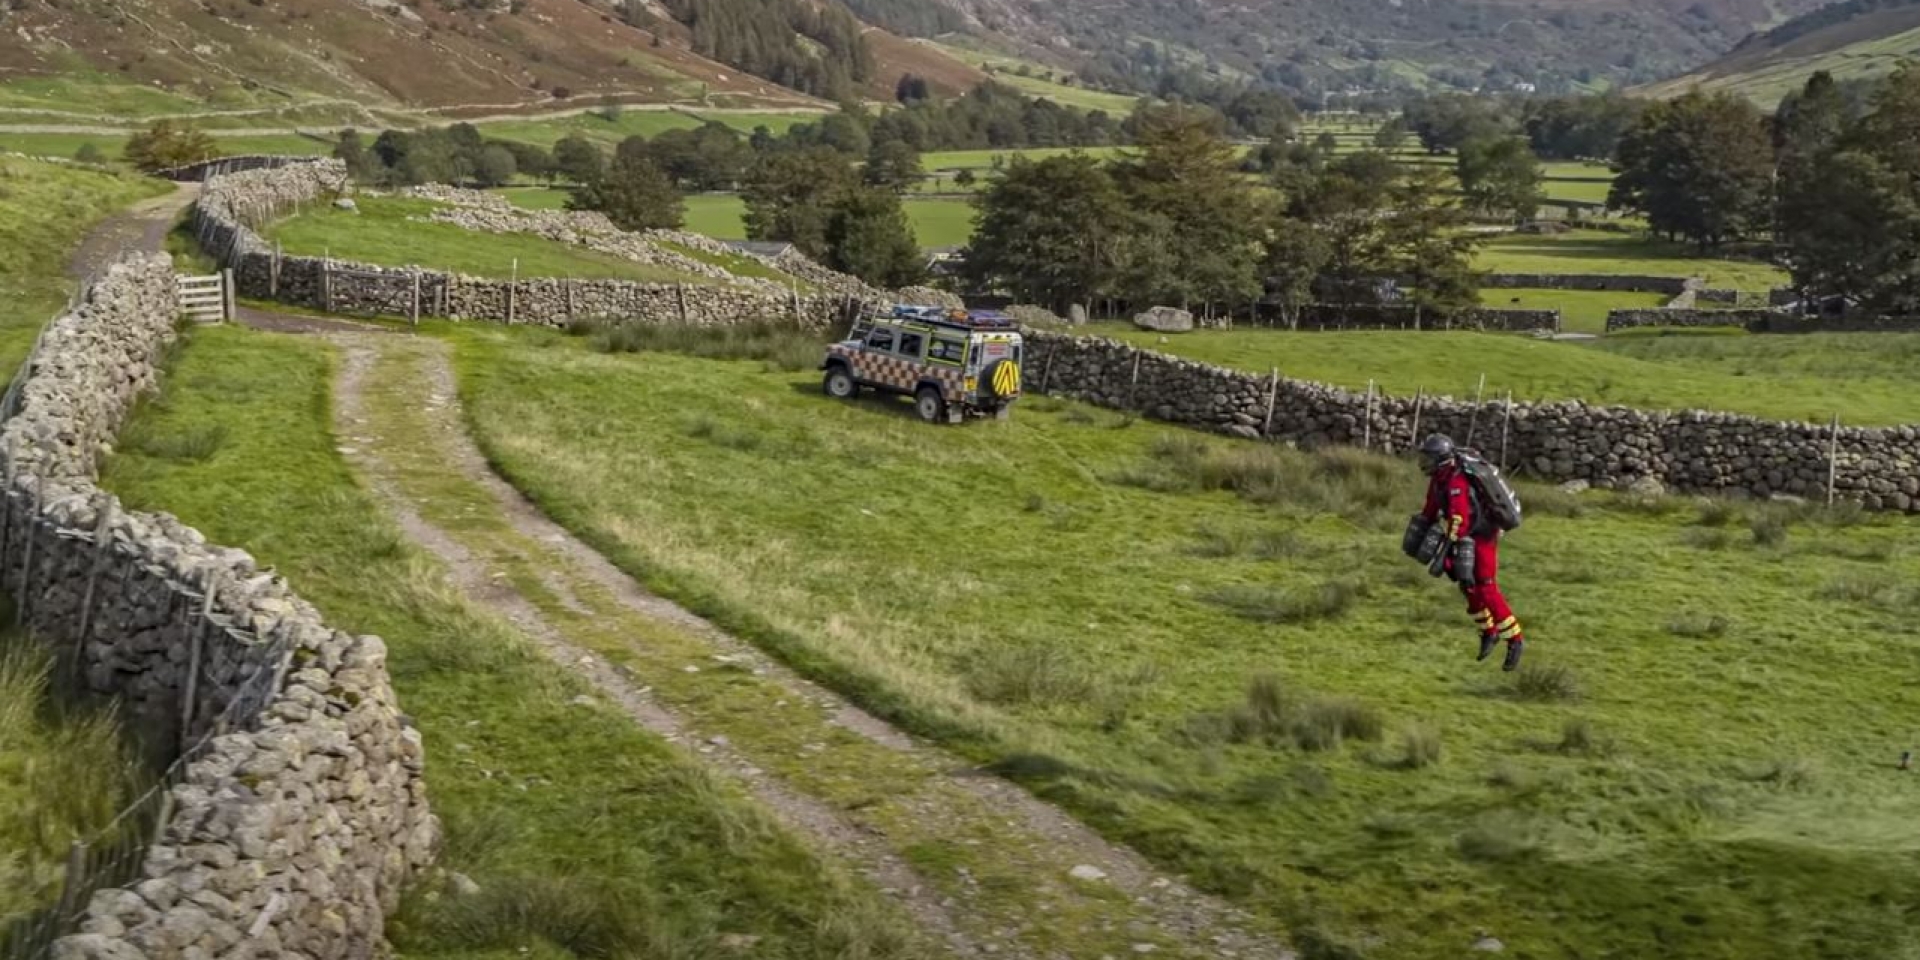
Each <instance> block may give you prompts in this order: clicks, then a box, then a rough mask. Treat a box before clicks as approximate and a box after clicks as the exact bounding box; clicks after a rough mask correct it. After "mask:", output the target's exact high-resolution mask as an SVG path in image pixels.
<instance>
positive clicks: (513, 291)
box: [507, 257, 520, 326]
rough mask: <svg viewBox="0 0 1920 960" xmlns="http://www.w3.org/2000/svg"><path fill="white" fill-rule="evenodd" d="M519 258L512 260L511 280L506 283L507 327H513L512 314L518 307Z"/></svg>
mask: <svg viewBox="0 0 1920 960" xmlns="http://www.w3.org/2000/svg"><path fill="white" fill-rule="evenodd" d="M519 292H520V258H519V257H514V258H513V279H512V280H509V281H507V326H513V319H514V314H515V312H516V308H517V307H518V306H519V303H518V302H517V301H518V300H519Z"/></svg>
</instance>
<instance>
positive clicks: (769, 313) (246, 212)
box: [194, 160, 878, 328]
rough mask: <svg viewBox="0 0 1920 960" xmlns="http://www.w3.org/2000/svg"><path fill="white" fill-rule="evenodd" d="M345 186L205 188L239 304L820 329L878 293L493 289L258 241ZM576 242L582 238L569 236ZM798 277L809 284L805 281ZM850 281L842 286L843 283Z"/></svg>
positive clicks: (311, 171) (258, 183)
mask: <svg viewBox="0 0 1920 960" xmlns="http://www.w3.org/2000/svg"><path fill="white" fill-rule="evenodd" d="M346 188H347V170H346V166H345V165H344V164H342V163H340V162H339V161H336V160H320V161H307V162H301V163H292V164H286V165H282V166H279V167H274V168H265V169H259V170H251V171H246V172H242V173H237V174H230V175H221V176H215V177H212V178H210V179H209V180H208V181H207V182H206V185H205V187H204V188H203V189H202V192H201V197H200V201H199V203H197V204H196V205H195V207H194V229H195V233H196V235H197V236H198V238H199V240H200V243H201V246H202V248H203V249H205V250H207V251H209V252H210V253H211V254H213V255H214V256H215V257H216V258H218V259H220V260H221V261H222V263H223V264H224V265H226V266H227V267H228V268H230V269H232V270H233V272H234V285H235V287H236V289H237V291H238V292H239V294H240V295H241V296H244V297H253V298H258V299H265V300H273V301H276V302H279V303H285V304H290V305H294V306H300V307H307V308H311V309H316V310H324V311H326V312H328V313H346V314H367V315H371V314H384V315H388V316H402V317H414V316H420V317H446V318H449V319H454V320H472V321H483V322H489V323H514V324H533V325H539V326H548V327H565V326H567V325H569V324H571V323H573V322H574V321H576V320H583V319H616V320H621V321H627V322H641V323H691V324H698V325H702V326H730V325H737V324H745V323H755V322H761V321H768V320H793V321H797V322H800V323H804V324H807V325H810V326H815V327H821V328H825V327H828V326H832V325H836V324H838V323H840V322H842V321H843V320H844V319H845V318H846V316H847V314H848V312H849V311H850V310H852V309H854V308H855V307H856V306H857V305H858V304H860V303H861V302H863V300H864V298H865V297H867V296H870V295H873V294H877V293H878V292H877V291H871V290H869V289H867V288H864V287H862V288H860V289H858V290H853V289H849V288H845V287H842V288H839V292H835V291H834V290H830V289H828V288H824V287H821V286H819V285H818V284H816V285H815V287H814V289H812V290H809V291H806V292H800V291H799V290H797V289H792V288H786V287H782V286H781V285H780V284H777V283H768V282H765V281H746V282H741V281H739V280H735V281H729V282H715V283H687V284H670V283H634V282H628V281H620V280H568V279H559V278H527V279H521V280H517V281H510V280H496V279H486V278H479V277H469V276H462V275H458V274H449V273H444V272H441V271H437V270H422V269H407V268H389V267H378V266H373V265H369V264H361V263H352V262H348V261H342V260H330V259H323V258H318V257H289V256H282V255H281V254H280V253H279V251H277V250H276V249H275V248H274V247H273V245H272V244H269V243H268V242H267V241H266V240H265V239H263V238H262V237H261V236H260V235H259V233H258V232H257V231H258V230H259V228H261V227H263V226H264V225H265V224H267V223H269V222H271V221H272V220H273V219H274V218H276V217H279V216H282V215H284V214H286V213H288V212H291V211H293V210H295V209H297V208H298V207H299V206H301V205H305V204H312V203H317V202H321V201H323V200H325V199H327V198H330V197H333V196H335V195H338V194H340V193H341V192H343V191H345V190H346ZM482 219H485V218H482ZM488 222H489V223H491V222H492V221H491V219H489V220H488ZM497 226H500V227H501V228H503V229H504V228H505V227H506V226H507V223H506V221H505V220H502V221H501V222H500V223H499V224H497ZM554 230H555V231H556V236H558V235H561V234H563V233H564V231H563V230H562V229H561V228H560V227H558V226H557V225H555V226H554ZM574 235H575V236H576V237H577V236H579V234H578V233H577V232H576V233H575V234H574ZM609 242H610V241H609ZM679 259H688V258H679ZM783 263H784V262H783ZM701 266H702V267H706V266H707V265H704V264H703V265H701ZM815 267H816V268H817V269H818V270H821V271H824V270H825V268H823V267H818V265H815ZM780 268H781V269H783V270H788V271H789V272H794V271H795V270H797V269H798V268H797V267H793V268H791V269H790V267H789V266H788V265H781V267H780ZM827 272H829V273H830V272H831V271H827ZM833 276H836V277H838V276H840V275H838V274H833ZM801 279H807V280H809V281H810V282H812V281H811V278H809V277H807V276H802V277H801ZM846 279H847V278H845V277H841V280H842V281H845V280H846Z"/></svg>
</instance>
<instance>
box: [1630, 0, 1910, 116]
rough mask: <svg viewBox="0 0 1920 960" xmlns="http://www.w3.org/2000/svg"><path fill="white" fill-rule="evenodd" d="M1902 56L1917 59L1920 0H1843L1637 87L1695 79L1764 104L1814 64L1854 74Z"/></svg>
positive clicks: (1679, 88)
mask: <svg viewBox="0 0 1920 960" xmlns="http://www.w3.org/2000/svg"><path fill="white" fill-rule="evenodd" d="M1909 60H1920V0H1849V2H1846V3H1840V4H1835V5H1833V6H1831V7H1826V8H1823V9H1821V10H1817V11H1815V12H1813V13H1811V14H1808V15H1806V16H1803V17H1798V18H1795V19H1793V20H1789V21H1787V22H1786V23H1784V24H1781V25H1780V26H1778V27H1776V28H1774V29H1772V30H1769V31H1767V32H1765V33H1761V34H1756V35H1754V36H1752V37H1749V38H1748V39H1747V40H1746V41H1745V42H1743V43H1741V44H1740V46H1738V47H1736V48H1735V49H1734V50H1733V52H1732V53H1729V54H1727V55H1726V56H1725V57H1722V58H1720V59H1719V60H1716V61H1714V62H1713V63H1710V64H1708V65H1707V66H1705V67H1702V68H1700V69H1699V70H1696V71H1694V72H1692V73H1689V74H1687V75H1685V76H1682V77H1678V78H1676V79H1673V80H1669V81H1666V82H1663V83H1658V84H1653V85H1650V86H1648V87H1646V88H1643V92H1645V93H1647V94H1649V95H1653V96H1669V95H1674V94H1678V93H1681V92H1683V91H1685V90H1688V89H1690V88H1693V87H1696V86H1697V87H1703V88H1705V89H1708V90H1727V91H1731V92H1733V93H1737V94H1740V95H1741V96H1745V97H1748V98H1749V99H1752V100H1754V101H1756V102H1758V103H1761V104H1763V105H1768V106H1771V105H1773V104H1775V103H1778V102H1779V101H1780V99H1781V98H1782V97H1784V96H1786V95H1787V94H1788V93H1789V92H1791V91H1793V90H1795V89H1797V88H1799V87H1800V86H1801V85H1802V84H1804V83H1805V82H1806V80H1807V77H1809V76H1811V75H1813V73H1814V72H1815V71H1819V70H1825V71H1828V72H1829V73H1832V74H1833V76H1834V77H1835V78H1836V79H1839V80H1850V79H1860V78H1865V77H1874V76H1879V75H1881V74H1885V73H1888V72H1890V71H1892V70H1893V69H1894V68H1895V67H1898V66H1899V65H1900V64H1901V63H1902V62H1905V61H1909Z"/></svg>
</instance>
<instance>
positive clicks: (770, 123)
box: [480, 108, 821, 148]
mask: <svg viewBox="0 0 1920 960" xmlns="http://www.w3.org/2000/svg"><path fill="white" fill-rule="evenodd" d="M820 116H821V115H820V114H806V113H753V112H741V111H725V110H712V111H704V112H697V111H692V110H686V111H682V110H641V109H633V108H629V109H622V110H616V111H614V112H613V113H612V114H608V113H606V112H604V111H595V112H591V113H581V114H575V115H573V116H567V117H553V118H548V119H536V120H503V121H499V122H495V123H487V124H482V125H481V126H480V132H481V133H482V134H484V135H486V136H488V137H491V138H494V139H498V140H513V141H517V142H520V143H531V144H536V145H538V146H542V147H551V146H553V145H554V144H555V143H558V142H560V141H561V140H564V139H566V138H567V137H570V136H573V135H575V134H578V135H580V136H583V137H586V138H587V139H589V140H592V141H594V142H596V143H599V144H601V145H603V146H606V147H609V148H611V147H613V146H616V145H618V144H619V143H620V141H622V140H625V139H627V138H628V137H633V136H641V137H657V136H659V135H660V134H662V133H665V132H667V131H669V130H693V129H697V128H699V127H700V126H701V125H703V124H705V123H707V122H710V121H717V122H719V123H724V124H726V125H727V126H729V127H732V128H734V129H735V130H738V131H740V132H741V133H743V134H745V133H752V132H753V129H754V128H755V127H762V126H764V127H766V128H768V129H769V130H771V131H773V132H774V133H775V134H783V133H786V132H787V130H788V129H790V128H791V127H793V126H794V125H795V124H799V123H807V122H811V121H814V120H818V119H819V118H820Z"/></svg>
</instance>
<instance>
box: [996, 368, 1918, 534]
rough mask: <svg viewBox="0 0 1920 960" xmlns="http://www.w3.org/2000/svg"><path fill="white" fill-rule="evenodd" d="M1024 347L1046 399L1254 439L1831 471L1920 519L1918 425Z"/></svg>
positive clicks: (1760, 487) (1767, 472)
mask: <svg viewBox="0 0 1920 960" xmlns="http://www.w3.org/2000/svg"><path fill="white" fill-rule="evenodd" d="M1029 343H1030V345H1029V347H1028V354H1027V369H1028V376H1029V378H1030V379H1029V383H1031V384H1034V385H1037V386H1038V388H1039V389H1040V391H1041V392H1043V393H1049V394H1055V395H1059V396H1066V397H1071V398H1074V399H1078V400H1084V401H1086V402H1089V403H1094V404H1097V405H1100V406H1104V407H1111V408H1114V409H1118V410H1127V411H1131V412H1135V413H1139V414H1142V415H1145V416H1149V417H1152V418H1154V419H1157V420H1163V421H1167V422H1170V423H1177V424H1182V425H1186V426H1191V427H1197V428H1200V429H1203V430H1211V431H1215V432H1219V433H1225V434H1231V435H1234V436H1239V437H1244V438H1246V439H1250V440H1259V439H1267V440H1275V441H1283V442H1288V443H1293V444H1297V445H1300V446H1305V447H1318V446H1326V445H1332V444H1342V445H1359V444H1361V443H1362V442H1363V441H1368V440H1370V441H1371V444H1372V446H1374V447H1375V448H1376V449H1383V450H1387V451H1390V452H1403V451H1406V450H1409V449H1411V447H1412V445H1413V444H1415V443H1416V442H1417V435H1423V434H1427V433H1434V432H1439V433H1446V434H1449V435H1451V436H1452V437H1454V438H1455V439H1456V440H1462V441H1464V440H1466V439H1467V438H1468V437H1469V436H1470V435H1471V436H1472V438H1473V441H1474V443H1475V445H1476V446H1479V447H1480V448H1481V449H1483V450H1485V451H1486V452H1487V453H1488V454H1489V455H1490V456H1494V457H1496V458H1498V459H1500V460H1502V461H1504V462H1505V463H1506V464H1507V465H1508V466H1509V467H1510V468H1511V469H1513V470H1514V471H1516V472H1517V473H1519V474H1522V475H1526V476H1531V477H1534V478H1537V479H1541V480H1548V481H1555V482H1559V481H1568V480H1584V481H1587V482H1588V483H1591V484H1593V485H1595V486H1601V487H1615V488H1625V487H1629V486H1632V485H1633V484H1635V483H1636V482H1639V481H1643V480H1646V479H1652V480H1656V481H1658V482H1659V483H1661V484H1662V485H1663V486H1665V487H1667V488H1669V489H1672V490H1677V491H1681V492H1689V493H1703V494H1735V495H1748V496H1754V497H1770V496H1773V495H1777V494H1778V495H1794V496H1802V497H1813V498H1820V497H1824V496H1825V494H1826V488H1827V483H1828V480H1829V476H1831V477H1832V479H1833V481H1834V486H1835V490H1836V493H1837V496H1838V497H1839V498H1840V499H1843V500H1851V501H1855V502H1859V503H1861V504H1863V505H1865V506H1866V507H1867V508H1869V509H1873V510H1895V511H1904V512H1920V427H1914V426H1903V427H1889V428H1882V429H1856V428H1844V427H1843V428H1841V429H1840V430H1839V431H1837V436H1836V432H1835V431H1833V430H1832V429H1830V428H1828V427H1826V426H1822V425H1816V424H1802V423H1781V422H1773V421H1766V420H1760V419H1757V418H1754V417H1747V416H1741V415H1736V414H1727V413H1712V412H1705V411H1681V412H1672V413H1669V412H1658V413H1656V412H1652V411H1645V410H1634V409H1629V408H1625V407H1596V406H1589V405H1587V404H1584V403H1579V402H1564V403H1517V404H1514V405H1513V406H1512V407H1511V408H1510V409H1509V408H1508V407H1507V406H1506V405H1505V404H1504V403H1483V404H1480V405H1479V406H1478V407H1476V406H1475V405H1474V404H1472V403H1468V402H1461V401H1457V400H1454V399H1451V398H1447V397H1425V398H1409V397H1392V396H1380V397H1375V398H1373V399H1372V400H1371V402H1370V401H1369V400H1368V398H1367V397H1366V396H1365V395H1364V394H1358V393H1353V392H1351V391H1347V390H1342V389H1339V388H1336V387H1329V386H1325V385H1322V384H1316V383H1308V382H1305V381H1300V380H1292V379H1287V378H1284V377H1272V376H1262V375H1259V374H1253V373H1245V372H1241V371H1237V370H1229V369H1226V368H1223V367H1216V366H1211V365H1208V364H1203V363H1196V362H1194V361H1191V360H1184V359H1181V358H1179V357H1173V356H1168V355H1166V354H1162V353H1156V352H1153V351H1147V350H1141V349H1138V348H1135V347H1132V346H1129V345H1127V344H1124V343H1120V342H1117V341H1112V340H1104V339H1098V338H1082V337H1074V336H1070V335H1064V334H1052V333H1045V332H1040V331H1034V332H1031V333H1030V334H1029ZM1416 419H1418V421H1419V425H1418V428H1417V429H1416V427H1415V420H1416ZM1503 437H1504V438H1505V439H1504V441H1503V440H1502V438H1503ZM1830 452H1831V453H1832V454H1833V455H1832V456H1831V457H1830V456H1829V454H1830ZM1830 471H1831V473H1830Z"/></svg>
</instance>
